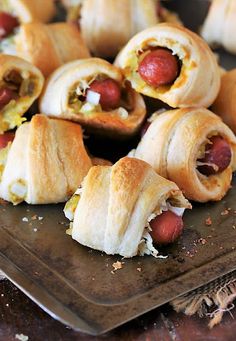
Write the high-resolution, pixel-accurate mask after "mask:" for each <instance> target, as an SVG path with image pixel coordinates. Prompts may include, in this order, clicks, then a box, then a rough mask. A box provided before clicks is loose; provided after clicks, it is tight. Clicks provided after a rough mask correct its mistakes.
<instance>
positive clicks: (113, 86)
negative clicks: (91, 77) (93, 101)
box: [89, 78, 121, 110]
mask: <svg viewBox="0 0 236 341" xmlns="http://www.w3.org/2000/svg"><path fill="white" fill-rule="evenodd" d="M89 90H92V91H94V92H97V93H99V94H100V96H101V97H100V101H99V103H100V104H101V106H102V109H103V110H110V109H115V108H118V107H119V103H120V98H121V90H120V85H119V83H117V82H116V81H115V80H114V79H111V78H107V79H104V80H95V81H93V82H92V83H91V84H90V87H89Z"/></svg>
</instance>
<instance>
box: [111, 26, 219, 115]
mask: <svg viewBox="0 0 236 341" xmlns="http://www.w3.org/2000/svg"><path fill="white" fill-rule="evenodd" d="M115 65H117V66H119V67H120V68H121V69H122V71H123V74H124V76H125V78H126V79H127V80H129V81H130V82H131V84H132V87H133V88H134V89H135V90H136V91H138V92H140V93H142V94H143V95H146V96H149V97H153V98H158V99H160V100H161V101H163V102H165V103H167V104H168V105H169V106H171V107H174V108H176V107H188V106H193V107H208V106H210V105H211V104H212V103H213V101H214V100H215V98H216V96H217V93H218V91H219V87H220V72H219V68H218V65H217V62H216V59H215V57H214V55H213V53H212V52H211V50H210V48H209V47H208V45H207V44H206V43H205V42H204V41H203V39H202V38H200V37H199V36H198V35H196V34H195V33H193V32H191V31H190V30H188V29H186V28H184V27H181V26H178V25H174V24H159V25H156V26H154V27H151V28H148V29H146V30H144V31H142V32H140V33H138V34H137V35H136V36H134V37H133V38H132V39H131V40H130V41H129V42H128V43H127V45H126V46H125V47H124V48H123V50H122V51H121V52H120V53H119V55H118V56H117V58H116V61H115Z"/></svg>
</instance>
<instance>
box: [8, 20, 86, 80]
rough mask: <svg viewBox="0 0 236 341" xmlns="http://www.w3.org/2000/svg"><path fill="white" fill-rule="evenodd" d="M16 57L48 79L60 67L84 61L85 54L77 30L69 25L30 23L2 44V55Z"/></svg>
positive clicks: (22, 26) (82, 42)
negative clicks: (25, 61)
mask: <svg viewBox="0 0 236 341" xmlns="http://www.w3.org/2000/svg"><path fill="white" fill-rule="evenodd" d="M4 51H7V52H8V53H10V54H16V55H18V56H19V57H22V58H24V59H26V60H28V61H29V62H31V63H32V64H34V65H35V66H37V67H38V68H39V69H40V70H41V71H42V73H43V74H44V76H48V75H49V74H51V73H52V72H53V71H54V70H55V69H57V68H58V67H59V66H61V65H62V64H65V63H67V62H69V61H71V60H75V59H80V58H88V57H89V56H90V54H89V51H88V49H87V47H86V45H85V44H84V41H83V39H82V37H81V35H80V32H79V31H78V29H77V28H76V27H75V26H74V25H72V24H69V23H54V24H49V25H45V24H42V23H39V22H33V23H29V24H24V25H21V26H20V30H19V33H17V34H15V35H14V36H13V37H12V38H11V40H9V39H7V44H6V41H3V43H2V52H4Z"/></svg>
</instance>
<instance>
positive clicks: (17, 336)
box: [15, 334, 29, 341]
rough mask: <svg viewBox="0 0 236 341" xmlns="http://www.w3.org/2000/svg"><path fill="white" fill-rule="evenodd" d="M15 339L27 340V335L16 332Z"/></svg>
mask: <svg viewBox="0 0 236 341" xmlns="http://www.w3.org/2000/svg"><path fill="white" fill-rule="evenodd" d="M15 339H17V340H20V341H28V340H29V337H28V336H27V335H24V334H16V335H15Z"/></svg>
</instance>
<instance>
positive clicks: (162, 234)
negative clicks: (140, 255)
mask: <svg viewBox="0 0 236 341" xmlns="http://www.w3.org/2000/svg"><path fill="white" fill-rule="evenodd" d="M150 226H151V228H152V231H151V232H150V234H151V237H152V239H153V241H154V243H157V244H169V243H172V242H174V241H175V240H176V239H177V238H178V237H179V236H180V235H181V233H182V231H183V226H184V224H183V219H182V217H181V216H178V215H177V214H175V213H174V212H171V211H164V212H162V213H161V214H160V215H158V216H156V217H155V218H154V219H153V220H151V221H150Z"/></svg>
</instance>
